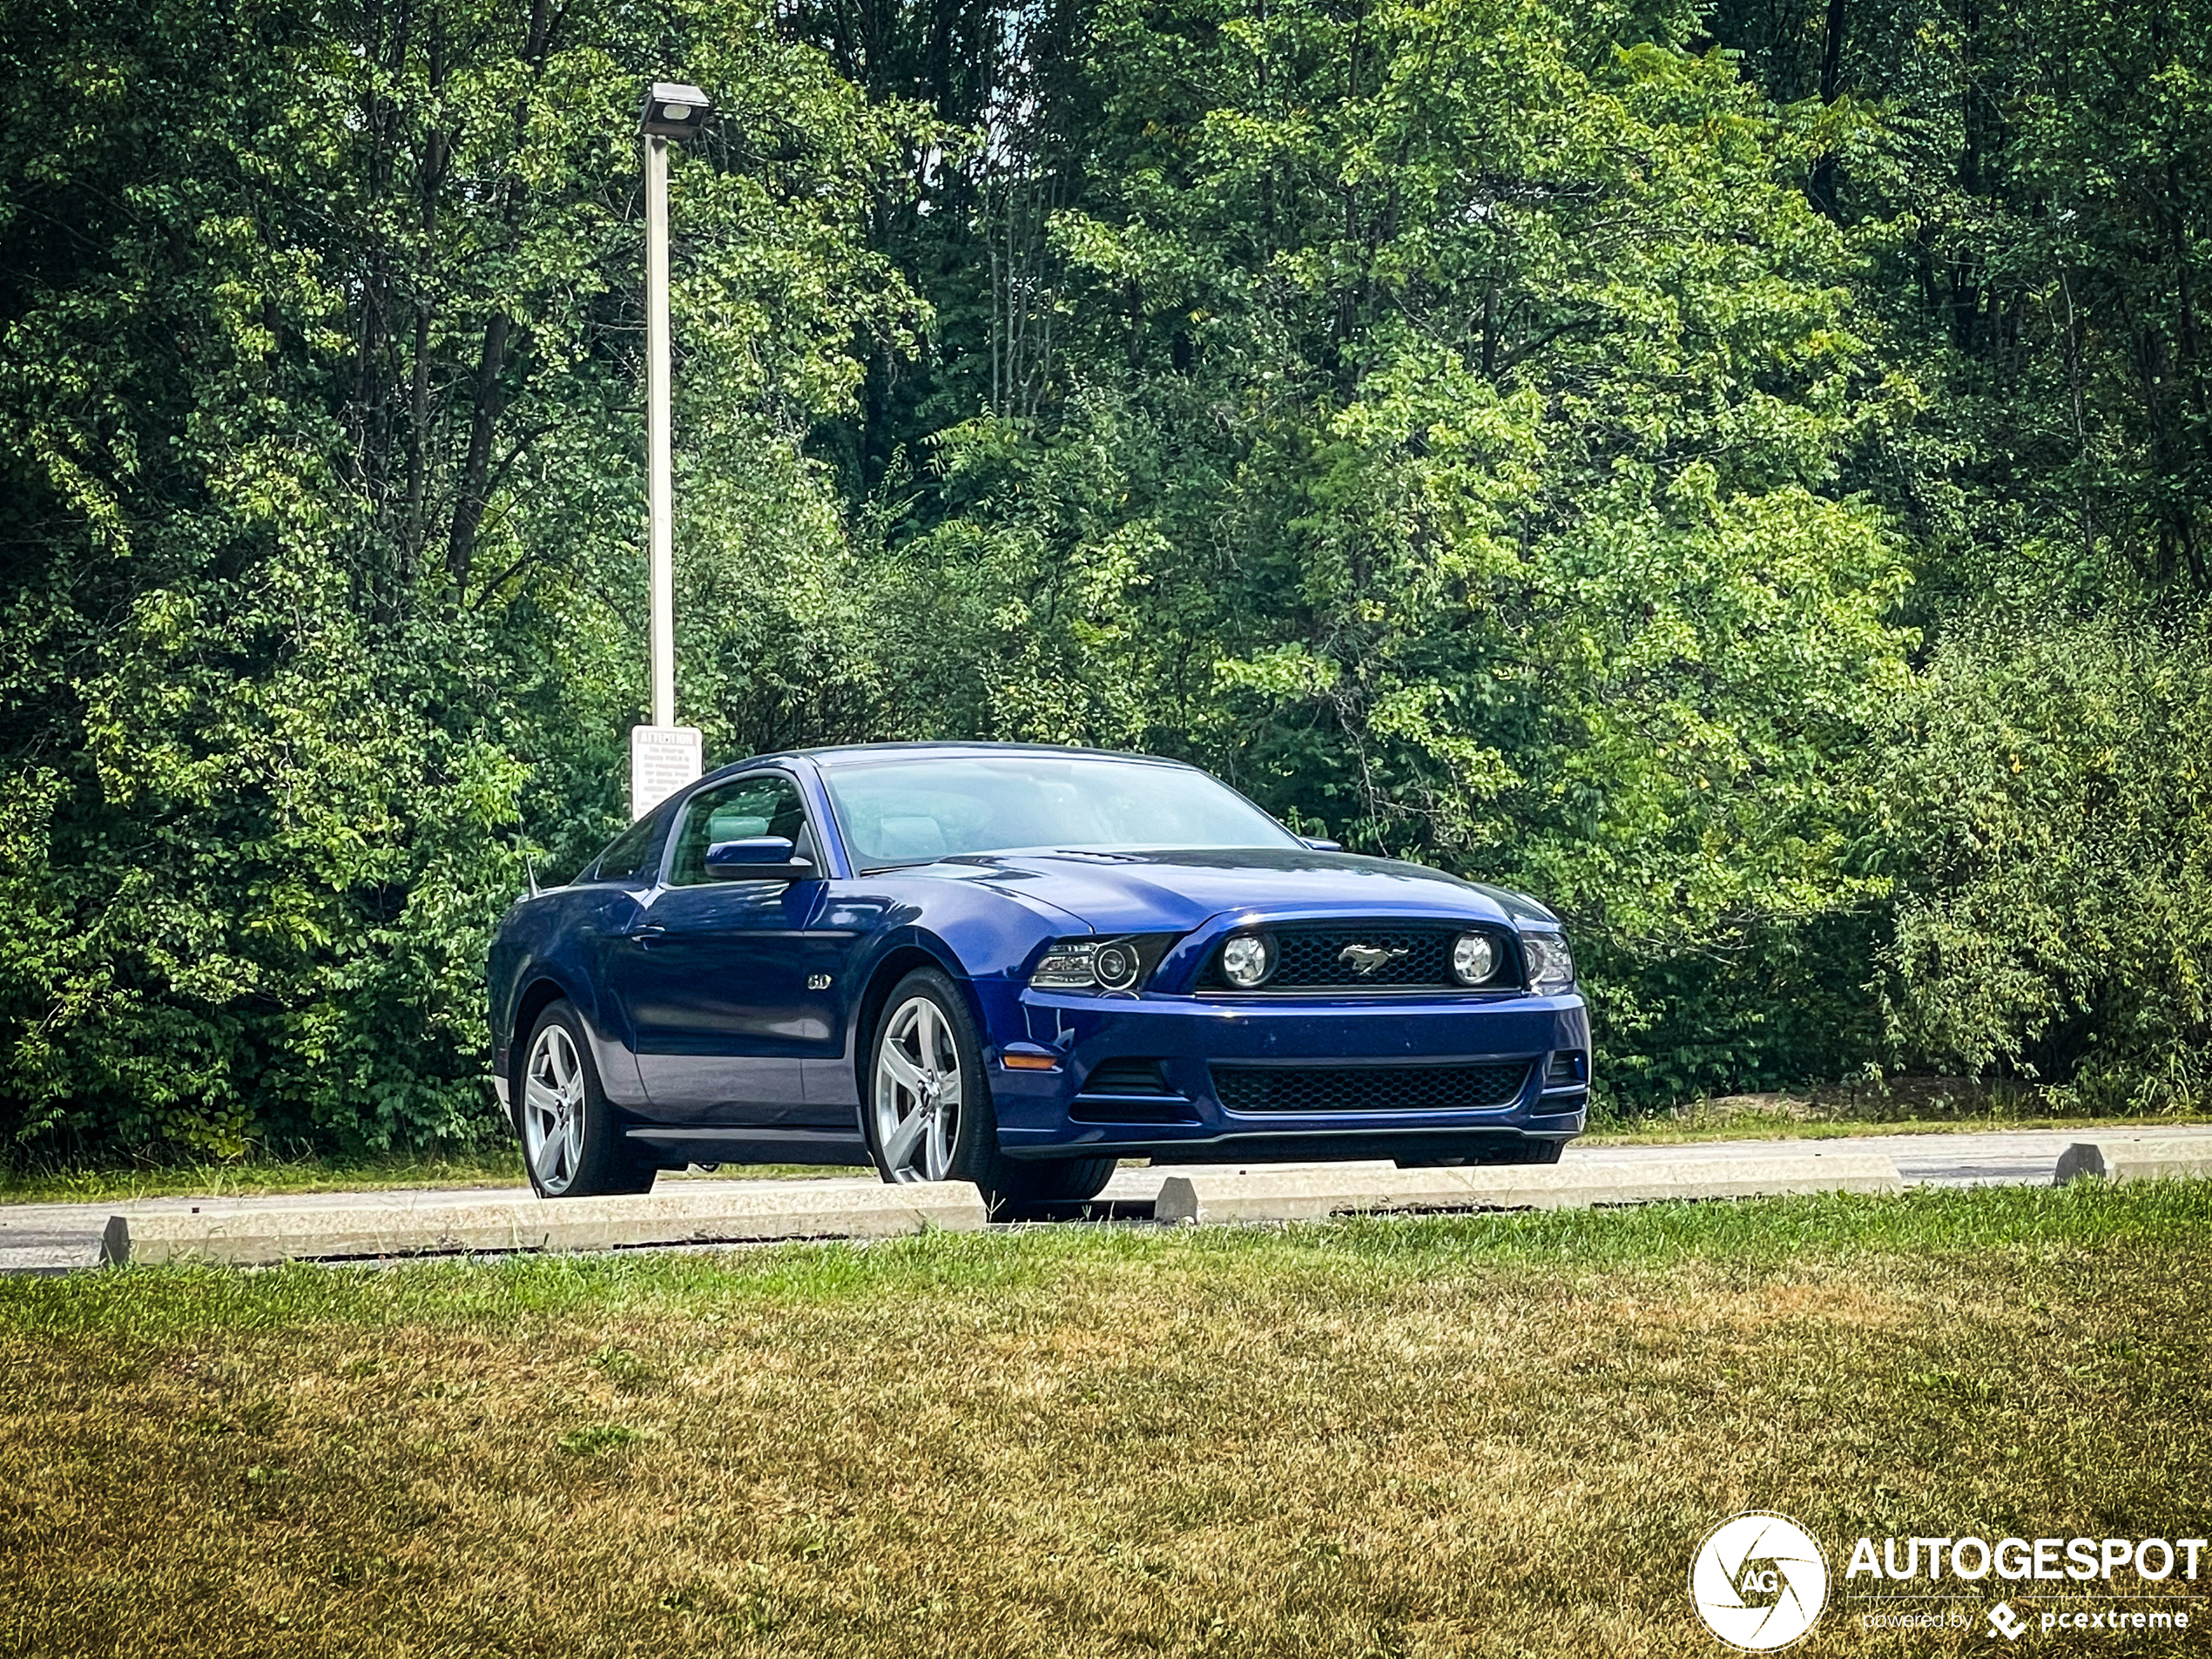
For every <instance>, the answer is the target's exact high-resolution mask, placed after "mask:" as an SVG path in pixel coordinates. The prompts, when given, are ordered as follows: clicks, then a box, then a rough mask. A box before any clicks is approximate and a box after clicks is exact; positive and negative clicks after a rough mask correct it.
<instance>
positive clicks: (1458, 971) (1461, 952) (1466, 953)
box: [1452, 934, 1498, 985]
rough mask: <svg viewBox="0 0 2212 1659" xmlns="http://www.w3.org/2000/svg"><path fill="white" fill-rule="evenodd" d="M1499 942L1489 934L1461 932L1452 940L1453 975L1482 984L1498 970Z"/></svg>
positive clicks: (1467, 983) (1468, 981)
mask: <svg viewBox="0 0 2212 1659" xmlns="http://www.w3.org/2000/svg"><path fill="white" fill-rule="evenodd" d="M1497 966H1498V944H1497V941H1495V940H1494V939H1492V938H1491V937H1490V935H1489V934H1460V936H1459V937H1458V938H1457V939H1455V940H1453V941H1452V977H1453V978H1454V979H1456V980H1458V981H1460V984H1462V985H1480V984H1481V983H1482V981H1485V980H1487V979H1488V978H1489V977H1490V975H1491V974H1493V973H1494V972H1495V971H1496V969H1497Z"/></svg>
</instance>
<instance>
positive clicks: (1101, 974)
mask: <svg viewBox="0 0 2212 1659" xmlns="http://www.w3.org/2000/svg"><path fill="white" fill-rule="evenodd" d="M1137 968H1138V962H1137V960H1136V947H1135V946H1134V945H1126V944H1123V943H1122V942H1120V941H1115V942H1114V943H1112V944H1109V945H1101V946H1100V947H1099V948H1098V949H1097V951H1096V953H1095V954H1093V955H1092V956H1091V959H1090V971H1091V972H1092V973H1093V974H1096V975H1097V976H1098V982H1099V983H1100V984H1101V985H1103V986H1104V987H1105V988H1107V989H1108V990H1109V991H1126V990H1127V989H1129V988H1130V986H1132V985H1134V984H1136V974H1137Z"/></svg>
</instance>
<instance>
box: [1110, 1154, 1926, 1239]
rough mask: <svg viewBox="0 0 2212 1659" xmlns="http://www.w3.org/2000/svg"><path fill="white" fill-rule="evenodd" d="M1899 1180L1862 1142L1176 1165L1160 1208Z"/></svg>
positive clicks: (1577, 1202)
mask: <svg viewBox="0 0 2212 1659" xmlns="http://www.w3.org/2000/svg"><path fill="white" fill-rule="evenodd" d="M1902 1190H1904V1183H1903V1182H1902V1181H1900V1180H1899V1179H1898V1172H1897V1165H1896V1164H1895V1163H1892V1161H1891V1160H1890V1159H1889V1158H1888V1157H1885V1156H1883V1155H1882V1154H1880V1153H1873V1152H1858V1151H1848V1152H1792V1153H1786V1154H1777V1155H1774V1156H1770V1157H1739V1158H1713V1157H1698V1158H1681V1159H1669V1160H1666V1161H1664V1162H1661V1161H1656V1160H1655V1161H1652V1162H1649V1163H1641V1164H1631V1163H1564V1164H1479V1165H1475V1166H1473V1167H1470V1168H1466V1169H1456V1170H1400V1169H1398V1168H1396V1167H1395V1166H1394V1165H1392V1164H1388V1163H1357V1164H1333V1165H1327V1166H1324V1167H1319V1168H1306V1169H1298V1170H1225V1171H1224V1172H1222V1173H1219V1174H1215V1173H1213V1172H1211V1171H1194V1172H1192V1173H1190V1174H1187V1175H1174V1176H1170V1177H1168V1179H1167V1181H1166V1183H1165V1184H1163V1186H1162V1188H1161V1190H1160V1197H1159V1204H1158V1206H1157V1209H1156V1211H1154V1213H1155V1214H1156V1215H1157V1217H1159V1219H1160V1220H1162V1221H1190V1222H1199V1223H1206V1222H1238V1221H1301V1220H1318V1219H1320V1218H1322V1217H1328V1216H1339V1215H1347V1214H1358V1213H1362V1212H1373V1211H1421V1210H1567V1209H1578V1208H1582V1207H1586V1206H1588V1205H1593V1204H1649V1203H1653V1202H1655V1201H1657V1200H1660V1199H1667V1198H1751V1197H1768V1196H1771V1195H1776V1194H1781V1193H1791V1192H1900V1191H1902Z"/></svg>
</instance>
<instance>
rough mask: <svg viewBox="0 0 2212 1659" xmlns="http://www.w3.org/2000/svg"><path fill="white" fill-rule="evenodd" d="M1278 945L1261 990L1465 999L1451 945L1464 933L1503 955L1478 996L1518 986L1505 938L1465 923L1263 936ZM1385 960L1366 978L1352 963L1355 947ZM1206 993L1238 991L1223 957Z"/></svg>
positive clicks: (1372, 925) (1312, 926)
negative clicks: (1437, 994) (1437, 993)
mask: <svg viewBox="0 0 2212 1659" xmlns="http://www.w3.org/2000/svg"><path fill="white" fill-rule="evenodd" d="M1264 931H1265V933H1266V934H1267V935H1268V936H1269V937H1270V938H1271V939H1272V940H1273V941H1275V949H1276V959H1275V971H1274V972H1273V973H1272V974H1269V975H1268V978H1267V982H1266V983H1265V984H1264V985H1262V986H1261V987H1259V989H1260V991H1261V992H1262V993H1264V992H1268V991H1299V990H1315V989H1324V988H1337V987H1341V988H1345V989H1350V990H1400V991H1402V990H1433V989H1447V990H1453V991H1464V990H1467V989H1468V987H1467V986H1465V985H1462V984H1460V981H1458V980H1456V979H1454V978H1453V975H1452V941H1453V940H1455V939H1457V938H1458V937H1459V936H1460V934H1464V933H1477V932H1479V933H1487V934H1489V935H1490V937H1491V939H1492V941H1494V943H1495V944H1496V946H1497V948H1498V967H1497V968H1495V969H1494V970H1493V975H1492V978H1491V979H1490V980H1489V981H1487V983H1486V984H1484V985H1481V986H1478V987H1474V988H1475V989H1478V990H1483V989H1488V988H1491V987H1493V986H1494V987H1495V988H1498V989H1500V990H1511V989H1514V988H1517V986H1518V984H1519V962H1518V960H1517V959H1516V958H1515V956H1514V952H1513V946H1512V943H1511V941H1510V940H1509V939H1508V938H1507V934H1506V933H1505V931H1504V930H1503V929H1501V928H1497V927H1480V926H1477V925H1474V924H1470V923H1467V922H1409V921H1375V922H1364V923H1363V922H1357V921H1353V922H1326V923H1292V924H1291V925H1289V926H1286V927H1269V928H1266V929H1264ZM1355 946H1357V947H1364V948H1366V950H1370V951H1375V950H1379V951H1383V952H1386V953H1387V954H1386V956H1385V958H1384V959H1383V960H1382V961H1380V962H1378V963H1377V964H1376V965H1375V966H1374V967H1373V968H1371V969H1370V970H1369V971H1368V972H1366V973H1364V974H1363V973H1361V972H1360V971H1359V968H1357V967H1355V966H1354V962H1355V961H1357V960H1358V954H1359V953H1356V952H1355V954H1354V956H1353V958H1352V959H1350V960H1347V959H1346V957H1345V951H1346V950H1347V949H1348V948H1352V947H1355ZM1201 985H1202V988H1204V989H1206V990H1210V991H1229V990H1234V989H1236V987H1234V986H1232V985H1231V984H1230V982H1229V981H1228V980H1226V979H1225V978H1224V977H1223V975H1222V972H1221V954H1220V952H1219V950H1216V951H1215V953H1214V954H1213V958H1212V960H1211V961H1210V962H1208V964H1207V966H1206V971H1205V974H1204V978H1203V980H1202V981H1201Z"/></svg>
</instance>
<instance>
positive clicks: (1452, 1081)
mask: <svg viewBox="0 0 2212 1659" xmlns="http://www.w3.org/2000/svg"><path fill="white" fill-rule="evenodd" d="M1533 1063H1534V1062H1531V1061H1527V1060H1501V1061H1494V1062H1489V1063H1487V1064H1484V1065H1474V1066H1303V1067H1291V1066H1216V1067H1215V1068H1214V1069H1213V1085H1214V1092H1215V1093H1216V1094H1217V1095H1218V1096H1220V1098H1221V1103H1222V1104H1223V1105H1224V1107H1226V1108H1227V1109H1229V1110H1231V1111H1232V1112H1447V1111H1464V1110H1467V1109H1469V1108H1472V1107H1483V1106H1508V1105H1511V1104H1512V1103H1514V1101H1515V1100H1517V1099H1519V1098H1520V1096H1521V1089H1522V1088H1523V1087H1524V1086H1526V1084H1527V1082H1528V1068H1529V1067H1530V1065H1531V1064H1533Z"/></svg>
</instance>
